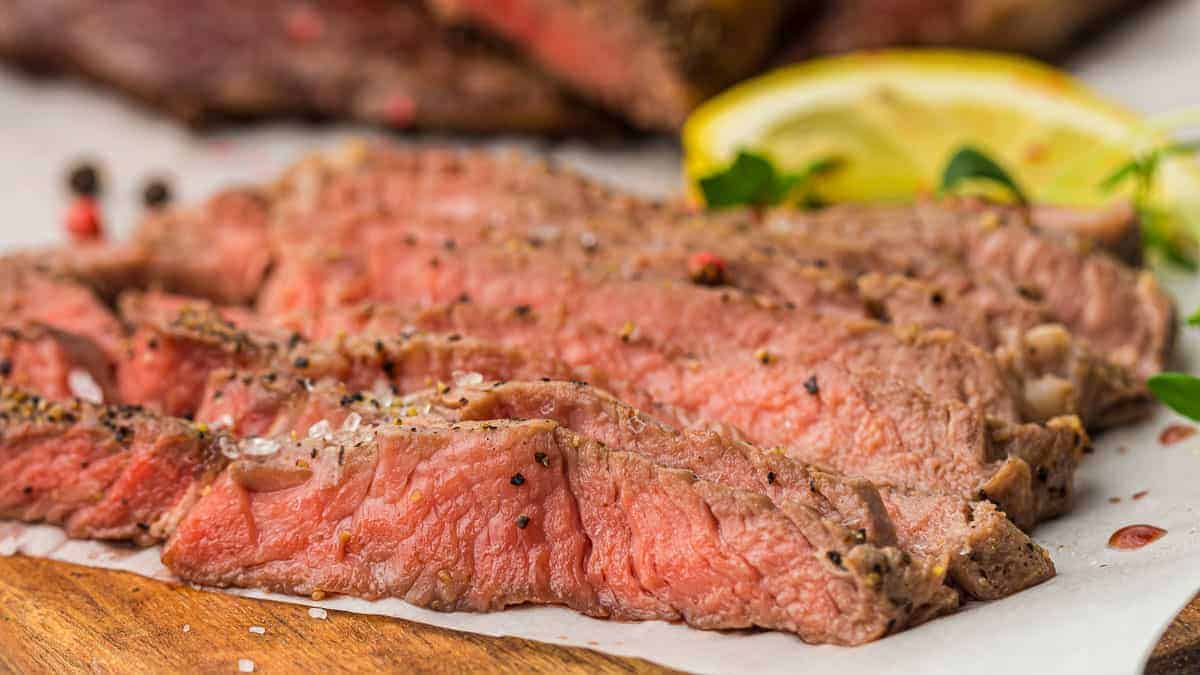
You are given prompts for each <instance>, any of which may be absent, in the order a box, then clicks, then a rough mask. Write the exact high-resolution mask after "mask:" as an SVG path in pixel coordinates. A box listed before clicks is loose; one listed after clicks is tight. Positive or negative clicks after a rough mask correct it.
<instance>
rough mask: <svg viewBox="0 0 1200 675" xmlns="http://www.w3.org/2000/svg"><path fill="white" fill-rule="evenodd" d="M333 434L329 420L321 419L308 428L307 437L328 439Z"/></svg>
mask: <svg viewBox="0 0 1200 675" xmlns="http://www.w3.org/2000/svg"><path fill="white" fill-rule="evenodd" d="M332 436H333V427H332V426H330V424H329V420H321V421H320V422H317V423H316V424H314V425H312V426H311V427H309V428H308V437H309V438H319V439H321V440H329V439H330V438H331V437H332Z"/></svg>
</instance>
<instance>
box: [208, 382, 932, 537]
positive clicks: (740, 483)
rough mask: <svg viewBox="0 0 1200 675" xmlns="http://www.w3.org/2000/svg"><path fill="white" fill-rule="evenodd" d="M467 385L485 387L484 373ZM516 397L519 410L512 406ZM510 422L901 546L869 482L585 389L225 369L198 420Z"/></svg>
mask: <svg viewBox="0 0 1200 675" xmlns="http://www.w3.org/2000/svg"><path fill="white" fill-rule="evenodd" d="M467 379H468V381H470V380H471V379H479V378H478V374H476V377H475V378H467ZM514 395H515V398H516V400H518V401H520V405H516V406H512V405H507V403H508V402H509V400H510V399H513V398H514ZM510 418H512V419H550V420H553V421H555V422H557V423H559V424H561V425H563V426H564V427H567V428H569V429H571V430H572V431H573V432H575V433H577V434H580V435H582V436H587V437H588V438H592V439H595V440H598V441H600V442H601V443H602V444H604V445H607V446H610V447H613V448H616V449H619V450H622V451H626V452H635V453H638V454H641V455H644V456H646V457H648V458H649V459H651V460H652V461H654V462H656V463H658V464H662V465H664V466H670V467H674V468H678V469H689V470H691V471H694V472H696V474H697V475H698V476H699V477H701V478H703V479H705V480H709V481H712V482H714V483H723V484H726V485H729V486H730V487H735V488H738V489H744V490H749V491H754V492H761V493H764V494H766V495H767V496H768V497H771V499H772V501H774V502H776V503H780V502H786V501H789V500H790V501H795V502H797V503H800V504H803V505H805V506H807V507H809V508H812V509H814V510H815V511H817V512H818V513H820V514H821V515H822V516H824V517H825V518H827V519H829V520H833V521H837V522H839V523H841V524H842V525H843V526H845V527H846V528H847V529H849V530H851V531H854V532H856V533H857V536H858V538H859V539H860V540H861V541H864V542H870V543H873V544H877V545H881V546H894V545H896V533H895V531H894V529H893V527H892V524H891V521H890V519H889V517H888V515H887V511H886V509H885V508H884V505H883V503H882V502H881V501H880V499H879V495H878V493H877V492H876V489H875V487H874V486H872V485H871V484H870V483H868V482H867V481H865V480H862V479H853V478H846V477H843V476H838V475H836V474H833V473H831V472H829V471H824V470H821V469H818V468H814V467H809V466H805V465H803V464H799V463H797V462H792V461H790V460H787V459H786V458H783V457H782V456H781V454H779V453H777V454H775V455H773V456H769V455H766V454H764V453H762V452H761V451H760V450H758V449H757V448H754V447H753V446H751V445H749V444H747V443H744V442H741V441H735V440H734V441H731V440H728V439H726V438H725V437H723V436H721V435H720V434H718V433H716V432H713V431H708V430H705V431H678V430H676V429H674V428H672V427H670V426H668V425H666V424H664V423H663V422H662V421H660V420H658V419H656V418H654V417H651V416H649V415H647V414H645V413H643V412H641V411H639V410H637V409H636V408H633V407H631V406H628V405H626V404H624V403H621V402H619V401H617V400H616V399H615V398H612V397H611V396H610V395H607V394H604V393H602V392H600V391H598V390H596V389H595V388H593V387H591V386H590V385H587V384H585V383H583V382H562V381H554V380H536V381H534V382H528V381H523V382H512V383H484V382H482V381H481V382H480V383H479V384H467V383H464V384H462V385H460V386H449V385H440V386H438V387H437V388H432V389H425V390H420V391H414V392H412V393H408V394H404V395H392V394H382V395H375V394H372V393H370V392H363V391H358V390H354V389H349V388H347V387H346V385H345V384H344V383H343V382H341V381H338V380H335V379H324V380H317V381H312V380H303V381H297V380H294V379H291V378H288V377H287V376H286V373H280V372H278V371H274V370H268V371H256V372H246V371H223V372H219V373H216V374H214V376H213V378H212V380H211V382H210V386H209V389H208V391H207V393H206V396H205V401H204V404H203V405H202V406H201V408H200V413H199V414H198V419H200V420H202V421H205V422H208V423H211V424H220V425H222V426H227V427H228V428H230V429H233V430H234V431H235V432H236V433H237V434H239V435H243V436H278V435H283V434H288V433H296V434H301V435H306V436H320V435H322V434H324V433H329V432H330V431H332V430H333V429H336V428H339V427H342V428H345V427H354V426H357V425H359V424H362V423H364V422H365V423H384V422H391V423H393V424H399V425H409V424H414V423H415V424H427V423H429V422H431V421H433V422H437V423H443V422H444V423H454V422H461V421H466V420H473V421H485V420H491V419H510ZM627 426H628V427H629V428H628V429H626V427H627ZM631 432H632V433H631ZM768 474H771V478H770V479H769V480H768V478H767V476H768ZM931 559H932V558H931Z"/></svg>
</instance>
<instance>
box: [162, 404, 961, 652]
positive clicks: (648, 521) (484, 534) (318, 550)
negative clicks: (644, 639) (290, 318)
mask: <svg viewBox="0 0 1200 675" xmlns="http://www.w3.org/2000/svg"><path fill="white" fill-rule="evenodd" d="M275 443H276V445H277V447H278V450H277V451H276V452H275V453H273V454H270V455H266V456H263V455H256V456H247V455H245V454H243V456H242V457H241V458H240V459H238V460H236V461H235V462H234V463H233V464H232V465H231V467H230V470H229V471H228V472H226V474H224V475H223V476H222V477H221V478H220V479H219V480H218V482H217V483H216V484H215V486H214V488H213V489H212V491H211V492H209V494H208V495H207V496H205V497H204V498H203V499H202V500H201V501H200V503H199V504H197V506H196V507H195V508H193V509H192V510H191V511H190V512H189V514H188V516H187V517H186V519H185V520H184V521H183V522H182V523H181V524H180V527H179V528H178V529H177V530H176V531H175V534H174V535H173V536H172V537H171V539H170V540H169V541H168V543H167V545H166V548H165V549H164V552H163V561H164V562H165V563H166V565H167V566H168V567H169V568H170V569H171V570H172V571H173V572H175V573H176V574H177V575H179V576H180V577H181V578H183V579H186V580H188V581H192V582H196V583H203V584H208V585H217V586H229V585H237V586H249V587H258V588H265V589H269V590H273V591H280V592H288V593H296V594H303V595H308V594H313V593H320V594H324V593H331V592H332V593H347V594H352V595H356V596H360V597H365V598H381V597H398V598H403V599H404V600H406V601H408V602H410V603H413V604H416V605H419V606H424V607H429V608H433V609H439V610H470V611H489V610H497V609H501V608H503V607H506V606H509V605H515V604H527V603H536V604H559V605H566V606H568V607H570V608H572V609H575V610H577V611H579V612H582V613H585V614H588V615H591V616H597V617H607V618H614V619H619V620H653V619H659V620H682V621H686V622H687V623H688V624H689V625H692V626H695V627H698V628H706V629H727V628H744V627H751V626H758V627H762V628H769V629H778V630H785V631H789V632H794V633H796V634H797V635H799V636H800V637H801V638H802V639H804V640H806V641H810V642H833V643H836V644H860V643H862V642H866V641H869V640H872V639H875V638H878V637H881V636H883V635H885V634H887V633H888V632H889V631H892V630H898V629H900V628H903V627H905V626H907V625H910V624H911V623H913V622H916V621H920V620H923V619H925V618H929V617H931V616H935V615H937V614H938V613H941V612H943V611H945V610H946V609H948V608H949V607H952V606H953V604H954V599H953V597H952V596H953V593H951V592H949V591H947V590H946V589H945V587H944V586H943V585H942V580H941V578H940V576H939V575H937V574H936V573H934V572H933V571H931V570H930V569H929V568H927V567H924V566H923V565H921V564H920V563H919V561H916V560H914V559H912V558H905V557H904V556H903V554H902V553H901V552H900V551H898V550H896V549H893V548H883V549H881V548H877V547H874V546H872V545H869V544H856V543H854V541H855V540H854V537H853V534H852V533H850V532H848V531H847V530H845V529H844V528H842V527H840V526H838V525H836V524H834V523H829V522H827V521H824V520H823V519H821V518H820V516H819V515H817V514H816V513H815V512H813V511H811V510H809V509H806V508H804V507H801V506H798V505H792V506H789V507H788V508H787V509H786V510H784V509H779V508H778V507H776V506H775V505H774V504H772V503H771V502H770V501H769V500H767V499H766V498H765V497H763V496H761V495H758V494H755V493H750V492H745V491H739V490H732V489H729V488H727V487H724V486H721V485H717V484H714V483H710V482H708V481H705V480H697V479H696V477H695V476H694V475H693V474H692V473H691V472H689V471H679V470H673V469H667V468H664V467H661V466H658V465H656V464H654V463H652V462H650V461H649V460H647V459H645V458H644V457H641V456H638V455H635V454H632V453H626V452H620V451H614V450H609V449H606V448H604V447H602V446H601V445H600V444H599V443H597V442H595V441H592V440H590V439H586V438H583V437H581V436H579V435H577V434H574V433H572V432H571V431H569V430H567V429H564V428H562V427H560V426H558V425H556V424H554V423H553V422H550V421H546V420H533V421H511V420H509V421H504V420H500V421H488V422H465V423H461V424H455V425H437V426H435V425H428V426H415V425H414V426H397V425H379V426H372V425H363V426H360V427H359V428H357V429H355V430H353V431H345V432H334V433H332V434H330V435H329V436H328V437H325V438H318V439H311V438H309V439H303V440H300V441H298V442H292V441H290V439H289V437H281V438H280V439H278V440H277V441H276V442H275ZM518 474H519V475H521V476H522V480H520V481H516V480H514V477H515V476H517V475H518ZM798 521H806V522H808V523H809V525H808V526H806V527H801V526H798V525H797V524H796V523H797V522H798ZM447 523H453V524H454V526H453V528H452V529H450V530H448V529H447V527H446V525H447ZM822 530H823V531H824V533H823V534H822V535H820V536H818V535H817V534H815V533H817V532H821V531H822ZM448 532H449V533H452V536H447V533H448ZM301 533H302V536H297V535H299V534H301ZM480 542H486V544H485V545H482V546H481V545H480Z"/></svg>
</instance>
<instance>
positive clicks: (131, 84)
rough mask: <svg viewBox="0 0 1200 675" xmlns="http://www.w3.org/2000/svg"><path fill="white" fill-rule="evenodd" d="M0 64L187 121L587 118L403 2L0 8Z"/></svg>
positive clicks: (548, 88)
mask: <svg viewBox="0 0 1200 675" xmlns="http://www.w3.org/2000/svg"><path fill="white" fill-rule="evenodd" d="M0 56H4V57H7V58H10V59H13V60H17V61H21V62H24V63H25V64H27V65H31V66H35V67H37V68H39V69H49V70H63V71H68V72H74V73H81V74H84V75H87V76H89V77H92V78H94V79H97V80H100V81H103V82H106V83H111V84H114V85H116V86H118V87H120V88H121V89H123V90H125V91H127V92H129V93H131V94H133V95H135V96H137V97H138V98H141V99H144V100H146V101H149V102H151V103H153V104H155V105H157V106H161V107H163V108H165V109H166V110H168V111H169V112H171V113H172V114H174V115H176V116H178V117H181V118H183V119H184V120H187V121H189V122H198V121H203V120H204V119H205V118H208V117H211V116H214V115H218V116H233V117H254V116H261V115H273V114H298V115H317V116H330V117H338V118H353V119H359V120H366V121H371V122H377V123H382V124H385V125H388V126H392V127H397V128H406V127H413V126H415V127H421V128H427V129H448V130H464V131H513V130H519V131H545V132H567V131H580V130H583V129H586V128H589V127H591V126H593V125H595V124H597V123H598V122H599V116H598V115H595V114H593V113H591V112H589V111H587V110H586V109H585V108H584V107H582V106H580V105H578V104H576V103H575V102H574V101H572V100H571V99H570V98H569V96H567V95H565V94H564V93H563V92H562V90H561V89H559V88H558V87H557V86H556V85H555V84H553V83H552V82H551V81H550V80H549V79H547V78H544V77H542V76H541V75H539V74H537V73H536V72H534V71H533V70H531V69H529V68H526V67H524V66H522V65H520V64H519V63H518V62H517V61H515V60H513V59H511V58H509V57H508V56H506V55H505V54H503V53H502V50H498V49H496V48H494V47H492V46H488V45H484V44H482V43H481V42H480V41H479V40H478V39H475V38H473V37H471V36H468V35H466V34H465V33H464V32H462V31H447V30H443V29H441V28H440V27H438V26H437V24H436V23H435V22H434V20H433V18H432V17H431V16H430V15H429V14H428V13H427V12H426V11H425V10H424V8H423V7H422V5H421V3H419V2H416V1H415V0H325V1H323V2H319V3H318V2H297V1H296V0H253V1H252V2H245V1H240V0H189V1H188V2H178V1H177V0H0Z"/></svg>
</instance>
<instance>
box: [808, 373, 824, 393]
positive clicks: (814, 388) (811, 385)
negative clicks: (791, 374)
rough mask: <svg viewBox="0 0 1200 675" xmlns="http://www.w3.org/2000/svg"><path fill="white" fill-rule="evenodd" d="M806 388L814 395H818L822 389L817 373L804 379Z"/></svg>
mask: <svg viewBox="0 0 1200 675" xmlns="http://www.w3.org/2000/svg"><path fill="white" fill-rule="evenodd" d="M804 390H805V391H807V392H808V393H810V394H812V395H813V396H816V395H817V393H818V392H820V391H821V387H820V386H819V385H817V376H816V375H813V376H812V377H810V378H808V379H807V380H805V381H804Z"/></svg>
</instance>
